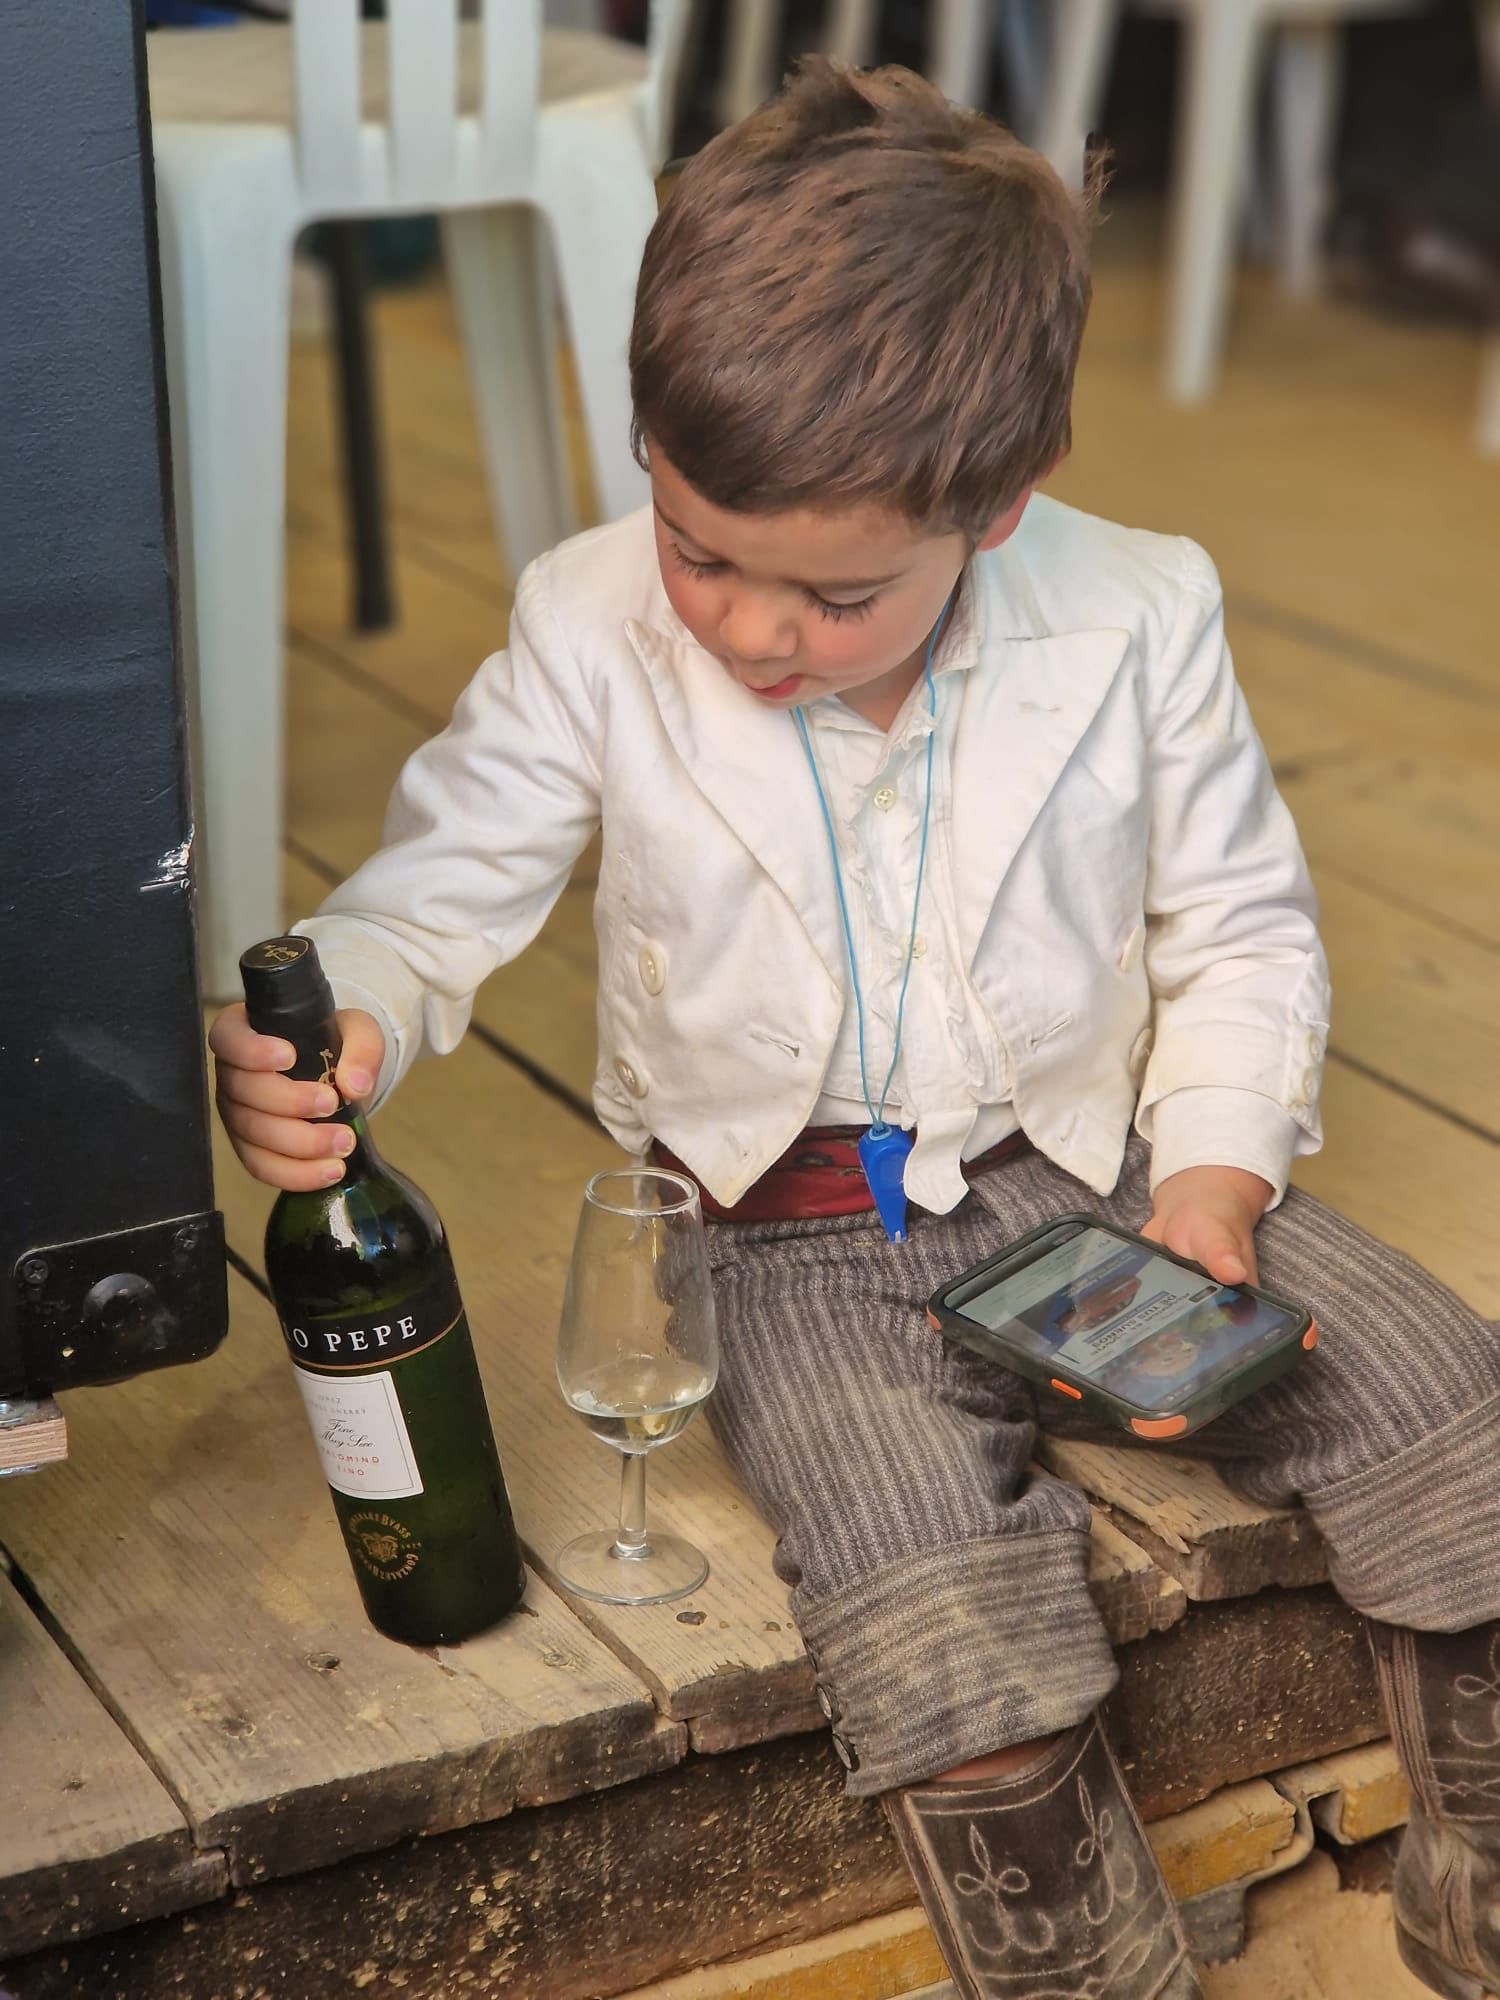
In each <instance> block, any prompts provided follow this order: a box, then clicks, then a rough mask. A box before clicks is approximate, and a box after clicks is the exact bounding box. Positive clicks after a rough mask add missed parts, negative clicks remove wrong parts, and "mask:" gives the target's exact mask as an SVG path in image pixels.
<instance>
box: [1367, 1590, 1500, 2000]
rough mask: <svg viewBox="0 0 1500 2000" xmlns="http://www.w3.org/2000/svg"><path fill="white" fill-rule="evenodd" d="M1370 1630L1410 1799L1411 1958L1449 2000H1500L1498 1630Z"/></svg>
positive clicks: (1400, 1882) (1399, 1902) (1406, 1841)
mask: <svg viewBox="0 0 1500 2000" xmlns="http://www.w3.org/2000/svg"><path fill="white" fill-rule="evenodd" d="M1367 1623H1368V1628H1369V1633H1370V1642H1371V1645H1372V1647H1373V1649H1374V1653H1375V1665H1376V1670H1377V1672H1378V1674H1379V1676H1380V1687H1381V1693H1382V1694H1383V1696H1384V1697H1385V1706H1386V1713H1387V1715H1388V1717H1389V1719H1390V1724H1391V1734H1392V1736H1393V1737H1394V1738H1395V1742H1396V1750H1397V1753H1398V1755H1399V1756H1400V1759H1401V1765H1402V1769H1403V1770H1404V1771H1405V1773H1406V1776H1407V1779H1408V1781H1409V1782H1410V1785H1411V1789H1412V1811H1411V1818H1410V1820H1409V1821H1408V1823H1407V1828H1406V1832H1405V1834H1404V1835H1403V1836H1402V1841H1401V1853H1400V1858H1399V1859H1398V1861H1397V1864H1396V1885H1395V1906H1396V1940H1397V1943H1398V1945H1399V1947H1400V1950H1401V1956H1402V1958H1403V1959H1404V1960H1405V1961H1406V1963H1407V1965H1408V1966H1410V1968H1411V1970H1412V1971H1413V1972H1414V1973H1416V1975H1417V1977H1418V1978H1419V1979H1422V1980H1425V1981H1426V1983H1427V1984H1428V1985H1429V1986H1430V1987H1431V1988H1432V1989H1433V1991H1434V1992H1436V1993H1441V1994H1443V1995H1444V1996H1445V2000H1500V1624H1488V1625H1479V1626H1475V1627H1474V1628H1473V1629H1472V1630H1471V1631H1468V1632H1411V1631H1407V1630H1406V1629H1405V1628H1404V1627H1401V1626H1395V1625H1380V1624H1377V1623H1376V1622H1375V1621H1374V1620H1373V1619H1371V1620H1369V1621H1367Z"/></svg>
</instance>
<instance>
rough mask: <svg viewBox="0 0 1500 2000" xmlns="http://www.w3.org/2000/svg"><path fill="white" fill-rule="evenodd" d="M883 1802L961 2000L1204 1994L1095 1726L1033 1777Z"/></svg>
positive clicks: (1059, 1747) (1171, 1998)
mask: <svg viewBox="0 0 1500 2000" xmlns="http://www.w3.org/2000/svg"><path fill="white" fill-rule="evenodd" d="M884 1803H885V1809H886V1812H887V1813H888V1814H889V1816H890V1820H891V1824H892V1825H893V1826H894V1827H895V1829H896V1838H897V1840H898V1841H899V1842H900V1843H901V1851H902V1853H903V1855H904V1856H905V1858H906V1864H907V1866H908V1867H909V1868H910V1869H911V1872H912V1875H913V1877H914V1878H915V1881H916V1885H917V1892H918V1894H919V1895H920V1897H921V1899H922V1907H923V1909H924V1910H925V1911H926V1912H927V1918H928V1921H929V1922H930V1923H931V1925H932V1928H933V1930H934V1932H935V1933H936V1935H937V1941H938V1945H939V1947H940V1949H941V1951H942V1954H943V1957H944V1958H945V1959H946V1960H947V1962H948V1969H949V1971H950V1972H951V1973H952V1975H953V1983H954V1986H955V1987H956V1989H957V1991H958V1994H959V1996H960V2000H1195V1996H1201V1993H1202V1988H1201V1987H1200V1986H1199V1984H1198V1980H1197V1977H1196V1975H1195V1974H1194V1972H1193V1968H1192V1965H1191V1964H1190V1962H1189V1960H1188V1954H1187V1942H1186V1940H1185V1938H1184V1937H1183V1933H1182V1923H1181V1919H1180V1918H1179V1917H1178V1914H1177V1909H1176V1906H1175V1904H1174V1903H1173V1901H1172V1897H1171V1892H1170V1891H1169V1890H1168V1888H1167V1885H1166V1883H1165V1882H1164V1881H1163V1879H1162V1873H1161V1869H1160V1868H1159V1867H1158V1866H1157V1861H1156V1856H1155V1855H1154V1854H1153V1852H1152V1850H1151V1845H1150V1843H1149V1841H1148V1840H1147V1839H1146V1833H1145V1829H1144V1827H1143V1826H1142V1825H1141V1822H1140V1817H1139V1815H1138V1814H1137V1812H1136V1810H1135V1807H1134V1805H1133V1804H1132V1803H1131V1800H1130V1795H1129V1793H1128V1792H1127V1791H1126V1789H1125V1781H1124V1779H1123V1778H1122V1777H1121V1775H1120V1767H1119V1765H1118V1764H1117V1763H1116V1762H1115V1760H1114V1756H1113V1754H1112V1752H1111V1751H1110V1748H1109V1745H1108V1744H1107V1743H1106V1742H1105V1740H1104V1735H1103V1732H1102V1731H1101V1730H1100V1728H1099V1723H1098V1718H1097V1717H1092V1716H1091V1717H1090V1718H1089V1720H1088V1721H1087V1722H1084V1723H1081V1724H1080V1725H1079V1726H1078V1728H1076V1729H1073V1730H1070V1731H1069V1732H1068V1734H1067V1735H1066V1736H1064V1737H1063V1738H1061V1740H1060V1741H1059V1742H1058V1743H1056V1744H1055V1745H1054V1746H1053V1748H1052V1749H1051V1750H1050V1751H1048V1752H1047V1754H1046V1755H1045V1756H1044V1757H1043V1759H1042V1761H1041V1762H1040V1763H1038V1764H1034V1765H1032V1766H1031V1767H1030V1769H1028V1770H1025V1771H1021V1772H1018V1773H1015V1774H1014V1775H1011V1776H1007V1777H999V1778H976V1779H972V1780H958V1781H955V1782H953V1783H948V1784H944V1783H941V1782H937V1781H934V1782H932V1783H929V1784H925V1785H908V1786H906V1787H905V1788H904V1789H903V1790H900V1791H895V1792H887V1793H886V1794H885V1795H884Z"/></svg>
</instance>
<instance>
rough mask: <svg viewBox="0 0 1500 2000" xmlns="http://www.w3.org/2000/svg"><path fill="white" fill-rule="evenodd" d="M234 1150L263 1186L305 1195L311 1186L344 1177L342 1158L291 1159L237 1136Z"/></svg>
mask: <svg viewBox="0 0 1500 2000" xmlns="http://www.w3.org/2000/svg"><path fill="white" fill-rule="evenodd" d="M234 1150H235V1151H236V1152H237V1153H238V1154H239V1156H240V1163H241V1165H242V1166H243V1167H244V1168H245V1170H246V1172H247V1173H249V1174H252V1175H253V1176H254V1177H255V1179H256V1180H258V1181H264V1182H265V1183H266V1185H267V1187H273V1188H283V1189H285V1190H286V1191H287V1192H288V1193H291V1194H307V1193H309V1192H310V1191H311V1190H312V1189H313V1188H323V1187H330V1186H331V1185H332V1184H333V1182H334V1181H337V1180H342V1179H343V1177H344V1163H343V1161H342V1160H330V1159H327V1158H325V1159H321V1160H292V1159H288V1157H287V1156H286V1154H285V1153H273V1152H270V1151H268V1150H267V1148H266V1147H264V1146H254V1145H251V1144H250V1143H249V1142H248V1141H246V1140H244V1139H240V1138H235V1140H234Z"/></svg>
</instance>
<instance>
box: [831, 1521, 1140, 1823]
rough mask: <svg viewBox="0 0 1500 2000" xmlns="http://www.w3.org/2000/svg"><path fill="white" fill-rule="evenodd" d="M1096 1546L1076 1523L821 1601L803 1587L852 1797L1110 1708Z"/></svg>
mask: <svg viewBox="0 0 1500 2000" xmlns="http://www.w3.org/2000/svg"><path fill="white" fill-rule="evenodd" d="M1088 1545H1089V1538H1088V1532H1087V1530H1085V1529H1076V1528H1057V1529H1048V1530H1047V1531H1045V1532H1044V1533H1040V1534H1031V1535H1008V1536H996V1537H993V1538H987V1539H985V1540H983V1541H974V1542H964V1543H960V1544H959V1545H957V1546H956V1547H952V1548H946V1549H934V1550H931V1551H930V1552H929V1553H927V1554H925V1555H922V1556H919V1557H917V1558H915V1559H914V1560H912V1561H909V1562H901V1563H895V1564H892V1565H891V1566H889V1567H888V1568H885V1569H881V1570H877V1571H876V1572H875V1573H874V1574H873V1575H871V1576H868V1577H864V1578H862V1579H861V1580H860V1581H859V1582H858V1583H856V1584H851V1585H849V1586H848V1587H847V1588H845V1589H843V1590H840V1591H838V1592H836V1593H834V1594H833V1595H831V1596H828V1597H825V1598H823V1599H822V1600H821V1601H819V1602H816V1603H808V1602H807V1601H806V1600H805V1599H803V1597H802V1594H801V1593H800V1592H799V1591H794V1592H793V1594H792V1610H793V1613H794V1615H795V1616H796V1619H797V1624H798V1628H799V1630H800V1631H801V1633H802V1638H803V1641H804V1643H805V1644H806V1646H807V1650H808V1654H809V1657H810V1658H811V1660H812V1663H813V1670H814V1672H815V1673H816V1675H817V1677H818V1697H819V1700H820V1702H821V1704H822V1706H823V1710H824V1713H825V1714H826V1715H827V1716H828V1719H829V1721H830V1722H831V1724H832V1725H833V1734H834V1748H835V1749H836V1750H837V1752H838V1754H839V1757H840V1759H841V1760H842V1762H843V1763H844V1765H845V1768H846V1769H847V1771H848V1773H849V1780H848V1788H847V1789H848V1792H849V1795H850V1796H851V1797H853V1798H864V1797H868V1796H870V1795H871V1794H873V1793H876V1792H884V1791H888V1790H890V1788H891V1787H892V1786H895V1785H910V1784H917V1783H920V1782H921V1781H922V1780H923V1779H926V1778H934V1777H938V1776H940V1775H941V1774H942V1773H943V1772H944V1771H949V1770H951V1769H952V1768H953V1767H954V1765H956V1764H964V1763H967V1762H968V1761H969V1760H970V1759H971V1758H973V1757H982V1756H985V1755H987V1754H988V1753H989V1752H991V1751H994V1750H1002V1749H1005V1748H1008V1747H1009V1746H1010V1745H1011V1744H1013V1743H1027V1742H1030V1741H1032V1740H1033V1739H1034V1738H1036V1737H1038V1736H1050V1735H1052V1734H1054V1733H1055V1732H1057V1731H1059V1730H1064V1729H1072V1728H1073V1727H1075V1726H1076V1725H1077V1724H1078V1723H1080V1722H1082V1721H1083V1719H1084V1717H1085V1716H1087V1715H1089V1714H1090V1713H1091V1712H1092V1711H1093V1710H1094V1709H1095V1708H1097V1707H1098V1705H1099V1703H1100V1702H1101V1701H1102V1700H1103V1699H1104V1697H1105V1695H1106V1694H1108V1692H1109V1690H1110V1689H1111V1688H1112V1687H1113V1686H1114V1684H1115V1680H1116V1678H1117V1673H1116V1668H1115V1662H1114V1655H1113V1653H1112V1651H1111V1650H1110V1644H1109V1638H1108V1635H1107V1634H1106V1632H1105V1629H1104V1626H1103V1623H1102V1621H1101V1620H1100V1617H1099V1614H1098V1612H1097V1611H1096V1610H1095V1608H1094V1604H1093V1600H1092V1599H1091V1597H1090V1596H1089V1590H1088V1583H1087V1567H1088Z"/></svg>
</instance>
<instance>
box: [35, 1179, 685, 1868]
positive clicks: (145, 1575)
mask: <svg viewBox="0 0 1500 2000" xmlns="http://www.w3.org/2000/svg"><path fill="white" fill-rule="evenodd" d="M236 1181H243V1188H242V1189H241V1190H240V1195H241V1201H240V1204H239V1205H238V1206H237V1205H236V1204H235V1201H234V1192H235V1190H234V1182H236ZM251 1186H252V1184H251V1183H250V1182H249V1181H248V1180H244V1179H243V1177H242V1176H239V1175H234V1176H233V1177H232V1178H230V1177H228V1176H227V1175H226V1184H225V1194H226V1196H227V1197H228V1200H229V1206H230V1211H231V1214H240V1213H243V1209H244V1206H245V1197H244V1189H248V1188H249V1187H251ZM570 1193H571V1188H570ZM513 1240H514V1242H515V1243H516V1244H517V1245H518V1246H524V1245H525V1243H526V1240H527V1239H526V1227H525V1222H524V1218H523V1219H522V1220H521V1221H520V1222H519V1224H518V1225H517V1226H516V1227H515V1229H514V1231H513ZM243 1241H244V1239H243V1237H242V1238H241V1242H243ZM518 1255H519V1256H520V1257H521V1258H522V1260H523V1261H524V1259H525V1251H524V1248H522V1249H519V1250H518ZM230 1292H231V1331H230V1334H229V1337H228V1339H227V1340H226V1342H225V1344H224V1346H223V1347H222V1348H221V1349H220V1350H219V1352H218V1353H217V1354H215V1355H214V1356H213V1357H212V1359H210V1360H208V1361H205V1362H201V1363H199V1364H197V1365H196V1366H194V1367H192V1368H184V1369H178V1370H169V1371H166V1372H164V1373H161V1374H157V1375H148V1376H144V1377H141V1378H139V1379H138V1380H136V1381H134V1382H130V1383H127V1384H123V1385H120V1386H118V1387H116V1388H114V1389H111V1390H110V1392H109V1393H108V1394H107V1395H103V1394H100V1393H98V1392H81V1393H79V1394H77V1395H74V1396H72V1397H70V1398H69V1399H68V1401H69V1410H68V1415H69V1423H70V1429H71V1433H72V1455H71V1456H70V1458H69V1460H68V1462H67V1463H66V1464H65V1465H63V1466H60V1467H57V1468H56V1469H55V1470H53V1471H52V1472H50V1473H49V1474H48V1476H47V1478H46V1479H45V1481H43V1480H41V1479H38V1480H34V1481H27V1482H23V1483H22V1484H21V1485H20V1487H19V1489H18V1490H16V1491H14V1492H8V1493H7V1494H6V1496H5V1514H4V1520H5V1540H6V1545H7V1547H8V1548H9V1549H10V1551H11V1553H12V1555H13V1556H14V1558H15V1560H16V1562H17V1564H18V1566H19V1567H20V1569H21V1570H22V1571H23V1573H24V1574H25V1575H26V1576H27V1578H28V1579H29V1581H30V1585H31V1587H32V1588H33V1589H34V1590H35V1591H36V1593H37V1595H38V1597H39V1598H40V1599H41V1601H42V1602H43V1603H45V1605H46V1606H47V1610H48V1614H49V1616H50V1618H51V1619H52V1620H53V1621H54V1623H55V1626H56V1627H57V1629H58V1630H59V1632H60V1633H61V1634H62V1635H63V1637H64V1638H65V1640H66V1643H67V1645H68V1647H69V1648H70V1650H71V1652H72V1653H73V1655H74V1656H75V1657H76V1658H77V1659H78V1660H79V1662H80V1663H81V1664H82V1666H83V1667H84V1669H85V1671H86V1672H87V1674H88V1677H89V1680H90V1682H91V1684H92V1685H93V1686H94V1687H95V1688H96V1689H97V1690H98V1692H99V1694H100V1695H101V1697H102V1698H103V1699H104V1700H105V1701H106V1702H107V1703H108V1704H109V1707H110V1709H111V1712H112V1713H114V1714H116V1715H118V1716H120V1717H122V1718H123V1719H124V1721H125V1723H126V1726H127V1727H128V1729H129V1732H130V1734H131V1737H132V1739H133V1740H134V1742H135V1743H136V1744H137V1745H139V1747H140V1749H141V1750H142V1752H143V1753H144V1754H145V1755H146V1756H147V1757H148V1758H149V1760H150V1763H151V1766H152V1768H153V1770H155V1771H156V1772H157V1773H159V1774H160V1776H161V1778H162V1779H163V1780H164V1781H165V1782H166V1783H167V1784H168V1785H169V1786H170V1788H171V1792H172V1795H173V1797H174V1799H175V1800H176V1801H177V1802H178V1803H179V1804H180V1806H181V1808H182V1810H183V1812H184V1813H185V1814H186V1816H187V1820H188V1823H189V1824H190V1826H191V1828H192V1831H193V1835H194V1838H195V1840H196V1841H197V1843H198V1845H199V1846H201V1847H218V1848H222V1849H223V1850H224V1851H225V1853H226V1855H227V1857H228V1863H229V1869H230V1875H231V1879H232V1880H234V1881H239V1882H243V1881H249V1880H254V1879H259V1878H260V1877H263V1876H266V1875H274V1874H286V1873H293V1872H296V1871H298V1870H301V1869H306V1868H311V1867H315V1866H318V1865H320V1864H322V1863H324V1862H326V1861H330V1860H333V1859H335V1858H336V1857H337V1856H339V1855H343V1854H357V1853H362V1852H367V1851H369V1850H370V1849H372V1848H377V1847H383V1846H386V1845H388V1844H389V1843H390V1842H391V1841H393V1840H397V1839H400V1838H402V1837H403V1836H405V1835H408V1834H413V1833H427V1832H432V1831H435V1830H437V1829H439V1828H445V1827H453V1826H461V1825H466V1824H468V1823H469V1822H470V1821H473V1820H478V1819H493V1818H496V1817H499V1816H501V1815H503V1814H505V1813H508V1812H509V1811H511V1810H512V1809H513V1808H514V1807H515V1806H517V1805H526V1804H534V1803H538V1802H542V1801H546V1800H552V1799H557V1798H564V1797H570V1796H574V1795H576V1794H577V1793H579V1792H583V1791H587V1790H590V1789H597V1788H599V1787H603V1786H609V1785H611V1784H615V1783H620V1782H623V1781H624V1780H625V1779H628V1778H630V1777H632V1776H636V1775H639V1774H640V1773H641V1772H644V1771H650V1770H655V1769H659V1768H661V1767H662V1766H664V1765H666V1764H670V1763H672V1762H674V1761H676V1760H677V1759H679V1758H680V1757H681V1756H682V1754H683V1752H684V1750H685V1748H686V1734H685V1732H684V1731H683V1730H682V1729H681V1728H677V1727H674V1726H673V1725H671V1724H664V1723H663V1722H662V1720H661V1718H660V1717H659V1715H658V1713H657V1711H656V1708H655V1706H654V1704H653V1702H652V1700H651V1697H650V1694H649V1692H648V1690H647V1689H646V1687H645V1686H644V1685H643V1684H642V1682H641V1681H640V1679H639V1678H638V1677H636V1676H634V1675H632V1674H631V1673H630V1672H629V1671H628V1670H627V1669H626V1668H624V1667H622V1666H621V1664H620V1662H619V1660H618V1659H617V1657H616V1656H615V1655H614V1654H613V1653H612V1652H610V1651H609V1649H607V1648H606V1647H604V1646H603V1645H601V1644H600V1643H599V1641H598V1640H597V1639H595V1638H594V1637H593V1636H592V1634H590V1633H589V1632H588V1630H587V1629H586V1628H585V1627H584V1626H583V1625H582V1624H581V1623H580V1622H579V1620H578V1619H577V1618H576V1617H575V1616H574V1615H573V1613H572V1612H571V1611H569V1610H568V1609H567V1607H566V1606H565V1605H564V1604H563V1603H562V1602H561V1601H560V1600H559V1599H558V1598H557V1597H556V1596H555V1595H554V1594H553V1592H552V1591H551V1590H550V1589H549V1588H548V1587H547V1586H546V1585H545V1584H544V1583H542V1582H540V1581H538V1580H536V1579H533V1581H532V1582H531V1584H530V1586H529V1588H528V1594H527V1599H526V1608H525V1611H524V1612H522V1613H521V1614H519V1615H517V1616H515V1617H512V1618H510V1619H508V1620H507V1621H506V1622H505V1624H503V1625H502V1626H500V1627H499V1628H497V1629H496V1630H495V1631H494V1632H491V1633H488V1634H485V1635H483V1636H481V1637H480V1638H478V1639H475V1640H471V1641H470V1642H468V1644H466V1645H465V1646H463V1647H462V1648H454V1649H436V1650H432V1651H428V1650H423V1649H416V1648H412V1647H407V1646H400V1645H397V1644H395V1643H394V1642H393V1641H391V1640H388V1639H385V1638H382V1637H381V1635H380V1634H379V1633H377V1632H376V1631H375V1630H374V1629H373V1628H372V1627H371V1626H370V1624H369V1623H368V1621H367V1620H366V1618H365V1615H364V1610H363V1607H362V1605H361V1603H360V1600H359V1596H358V1592H357V1590H356V1588H355V1584H354V1580H353V1577H352V1575H351V1573H350V1570H349V1564H348V1559H347V1557H346V1555H345V1553H344V1547H343V1542H342V1539H341V1537H340V1536H339V1534H338V1533H337V1530H336V1526H335V1523H334V1520H333V1517H332V1511H331V1509H330V1506H329V1502H328V1493H327V1488H326V1486H325V1485H324V1482H323V1478H322V1472H321V1468H320V1466H319V1464H318V1461H317V1456H316V1454H315V1452H314V1451H313V1449H312V1447H311V1444H310V1442H309V1439H308V1436H307V1423H306V1417H305V1414H304V1412H303V1410H302V1406H301V1403H300V1400H299V1398H298V1395H297V1391H296V1388H295V1386H294V1383H293V1379H292V1375H291V1370H290V1365H289V1363H288V1361H287V1358H286V1353H285V1348H284V1346H283V1343H282V1339H281V1336H280V1333H279V1331H278V1329H277V1327H276V1324H275V1320H274V1316H273V1314H272V1312H271V1308H270V1306H269V1305H268V1304H267V1303H266V1302H265V1300H264V1299H263V1298H262V1297H261V1296H260V1295H259V1293H258V1292H256V1291H255V1290H253V1289H252V1287H251V1286H250V1285H249V1284H247V1283H246V1281H245V1280H244V1279H243V1278H242V1277H240V1276H239V1275H238V1274H237V1273H235V1274H231V1279H230ZM0 1900H3V1896H0Z"/></svg>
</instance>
